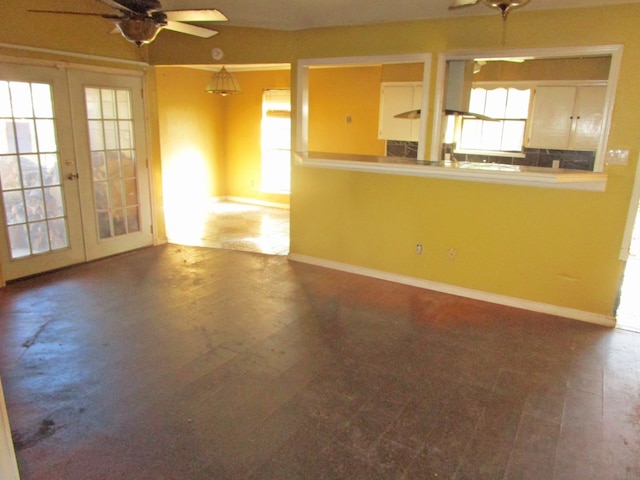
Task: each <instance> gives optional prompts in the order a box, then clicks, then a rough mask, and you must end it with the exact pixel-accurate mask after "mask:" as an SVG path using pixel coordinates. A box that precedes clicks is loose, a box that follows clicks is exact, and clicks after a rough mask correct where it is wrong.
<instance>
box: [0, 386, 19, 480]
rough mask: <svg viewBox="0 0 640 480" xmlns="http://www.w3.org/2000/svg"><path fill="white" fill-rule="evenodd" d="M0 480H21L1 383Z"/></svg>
mask: <svg viewBox="0 0 640 480" xmlns="http://www.w3.org/2000/svg"><path fill="white" fill-rule="evenodd" d="M0 478H1V479H2V480H20V474H19V473H18V464H17V462H16V452H15V450H14V448H13V440H12V439H11V427H10V426H9V417H8V416H7V407H6V405H5V403H4V392H3V391H2V382H1V381H0Z"/></svg>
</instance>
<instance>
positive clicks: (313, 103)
mask: <svg viewBox="0 0 640 480" xmlns="http://www.w3.org/2000/svg"><path fill="white" fill-rule="evenodd" d="M381 81H382V67H381V66H374V67H344V68H314V69H311V70H310V72H309V150H311V151H315V152H332V153H360V154H363V155H384V154H385V142H384V140H378V111H379V108H380V84H381ZM347 117H350V119H351V122H350V123H348V122H347Z"/></svg>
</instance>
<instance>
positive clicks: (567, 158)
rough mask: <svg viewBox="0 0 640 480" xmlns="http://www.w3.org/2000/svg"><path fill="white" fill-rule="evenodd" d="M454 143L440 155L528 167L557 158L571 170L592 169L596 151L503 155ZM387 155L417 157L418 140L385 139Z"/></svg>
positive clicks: (533, 150)
mask: <svg viewBox="0 0 640 480" xmlns="http://www.w3.org/2000/svg"><path fill="white" fill-rule="evenodd" d="M454 148H455V145H450V144H445V145H443V146H442V157H441V158H445V154H447V153H449V154H450V158H451V159H456V160H458V161H459V162H480V163H502V164H507V165H526V166H528V167H546V168H551V167H553V161H554V160H558V161H559V164H560V167H559V168H567V169H572V170H588V171H590V170H593V166H594V164H595V160H596V152H593V151H583V150H550V149H544V148H525V149H524V150H523V153H524V155H525V156H524V158H523V157H505V156H502V155H501V156H495V155H478V154H471V153H456V152H454V151H453V150H454ZM387 157H405V158H418V142H406V141H402V140H388V141H387Z"/></svg>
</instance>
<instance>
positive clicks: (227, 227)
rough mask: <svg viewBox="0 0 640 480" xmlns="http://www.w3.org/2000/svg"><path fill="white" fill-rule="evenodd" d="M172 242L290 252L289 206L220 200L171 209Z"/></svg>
mask: <svg viewBox="0 0 640 480" xmlns="http://www.w3.org/2000/svg"><path fill="white" fill-rule="evenodd" d="M166 218H167V236H168V237H169V242H170V243H178V244H181V245H191V246H201V247H210V248H225V249H229V250H242V251H247V252H258V253H266V254H269V255H287V254H288V253H289V210H287V209H282V208H274V207H263V206H258V205H250V204H244V203H238V202H226V201H225V202H216V203H212V204H211V205H210V206H209V207H208V208H203V209H202V210H201V211H199V212H192V213H191V215H185V213H184V210H182V211H173V212H167V215H166Z"/></svg>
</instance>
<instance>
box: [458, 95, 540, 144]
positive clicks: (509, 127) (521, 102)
mask: <svg viewBox="0 0 640 480" xmlns="http://www.w3.org/2000/svg"><path fill="white" fill-rule="evenodd" d="M530 98H531V90H529V89H525V90H519V89H516V88H495V89H491V90H488V89H485V88H472V89H471V98H470V100H469V111H470V112H473V113H478V114H481V115H484V116H487V117H490V118H491V119H495V120H481V119H478V118H473V117H469V116H465V117H463V118H462V126H461V128H460V139H459V142H458V148H459V149H461V150H483V151H485V150H486V151H507V152H521V151H522V146H523V144H524V134H525V129H526V128H525V127H526V123H527V117H528V114H529V99H530Z"/></svg>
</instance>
